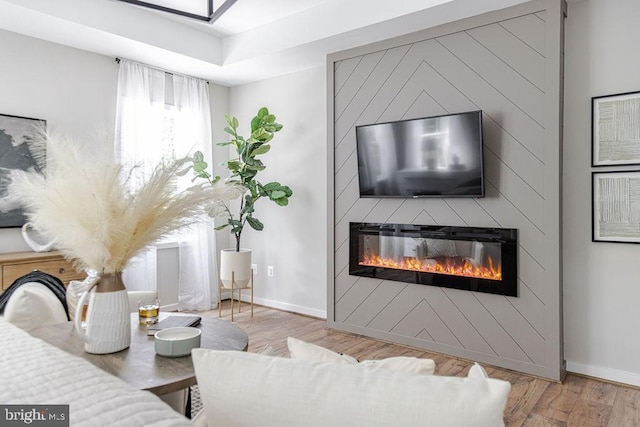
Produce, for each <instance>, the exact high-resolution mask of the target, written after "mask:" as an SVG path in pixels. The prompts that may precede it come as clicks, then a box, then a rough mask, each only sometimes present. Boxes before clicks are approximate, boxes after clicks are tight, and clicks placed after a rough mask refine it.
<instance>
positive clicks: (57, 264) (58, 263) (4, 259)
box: [0, 251, 86, 293]
mask: <svg viewBox="0 0 640 427" xmlns="http://www.w3.org/2000/svg"><path fill="white" fill-rule="evenodd" d="M33 270H40V271H42V272H44V273H48V274H51V275H52V276H56V277H57V278H59V279H60V280H62V282H63V283H64V284H65V285H68V284H69V282H70V281H71V280H84V278H85V277H86V274H85V273H83V272H78V271H76V270H75V269H74V268H73V266H72V265H71V263H70V262H69V261H67V260H66V259H65V258H64V257H63V256H62V254H61V253H60V252H58V251H51V252H11V253H5V254H0V293H1V292H2V291H4V290H5V289H7V288H8V287H9V286H11V284H12V283H13V282H14V281H15V280H16V279H17V278H18V277H20V276H24V275H25V274H27V273H30V272H32V271H33Z"/></svg>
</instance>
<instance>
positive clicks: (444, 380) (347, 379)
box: [191, 348, 511, 427]
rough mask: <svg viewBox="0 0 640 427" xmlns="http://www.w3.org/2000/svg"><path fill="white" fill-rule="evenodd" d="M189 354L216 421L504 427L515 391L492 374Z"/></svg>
mask: <svg viewBox="0 0 640 427" xmlns="http://www.w3.org/2000/svg"><path fill="white" fill-rule="evenodd" d="M191 354H192V358H193V364H194V368H195V373H196V378H197V380H198V386H199V388H200V395H201V397H202V402H203V406H204V411H205V414H206V418H207V424H208V425H215V426H231V425H232V426H235V427H245V426H246V427H249V426H251V427H254V426H258V425H262V426H297V425H304V426H305V427H321V426H322V427H325V426H356V425H358V426H388V427H392V426H393V427H396V426H418V425H421V426H439V427H460V426H468V427H471V426H473V427H485V426H486V427H496V426H504V422H503V412H504V408H505V406H506V403H507V397H508V395H509V390H510V388H511V385H510V384H509V383H508V382H506V381H502V380H497V379H491V378H486V379H475V378H474V379H471V378H463V377H442V376H435V375H426V376H425V375H412V374H408V373H405V372H398V371H392V370H387V369H362V368H360V367H358V366H353V365H346V364H336V363H326V362H310V361H305V360H296V359H288V358H283V357H270V356H264V355H261V354H255V353H245V352H238V351H216V350H206V349H201V348H196V349H193V350H192V353H191ZM221 384H224V387H221V386H220V385H221Z"/></svg>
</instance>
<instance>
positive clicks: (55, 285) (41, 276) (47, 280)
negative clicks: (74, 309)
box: [0, 270, 71, 320]
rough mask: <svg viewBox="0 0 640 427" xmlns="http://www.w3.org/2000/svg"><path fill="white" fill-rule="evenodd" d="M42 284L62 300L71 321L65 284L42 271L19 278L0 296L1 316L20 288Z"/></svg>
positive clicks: (61, 302)
mask: <svg viewBox="0 0 640 427" xmlns="http://www.w3.org/2000/svg"><path fill="white" fill-rule="evenodd" d="M31 282H36V283H42V284H43V285H44V286H46V287H47V289H49V290H50V291H51V292H53V293H54V295H55V296H56V297H57V298H58V300H60V304H62V306H63V307H64V312H65V313H66V314H67V320H71V319H70V318H69V307H67V298H66V295H67V291H66V289H65V287H64V284H63V283H62V281H61V280H60V279H58V278H57V277H55V276H52V275H50V274H47V273H43V272H42V271H38V270H35V271H32V272H31V273H29V274H25V275H24V276H22V277H18V278H17V279H16V280H15V282H13V283H12V284H11V286H9V287H8V288H7V289H6V290H5V291H4V292H3V293H2V294H1V295H0V314H1V313H2V312H4V307H5V306H6V305H7V301H9V298H10V297H11V294H13V292H14V291H15V290H16V289H18V288H19V287H20V286H22V285H24V284H25V283H31Z"/></svg>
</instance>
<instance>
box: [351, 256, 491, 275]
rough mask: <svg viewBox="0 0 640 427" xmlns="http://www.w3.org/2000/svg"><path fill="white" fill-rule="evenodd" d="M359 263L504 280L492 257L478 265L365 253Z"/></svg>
mask: <svg viewBox="0 0 640 427" xmlns="http://www.w3.org/2000/svg"><path fill="white" fill-rule="evenodd" d="M358 264H360V265H365V266H368V267H383V268H393V269H396V270H409V271H419V272H424V273H436V274H447V275H450V276H462V277H472V278H477V279H489V280H502V267H501V265H500V264H499V263H498V264H497V265H495V264H494V262H493V259H491V257H489V259H488V265H478V264H474V263H473V262H472V261H471V260H469V259H466V258H444V259H442V260H440V259H438V260H436V259H433V258H431V259H424V260H419V259H418V258H415V257H404V258H403V259H402V260H401V261H398V260H394V259H391V258H382V257H380V256H379V255H365V256H364V259H363V260H362V261H360V262H359V263H358Z"/></svg>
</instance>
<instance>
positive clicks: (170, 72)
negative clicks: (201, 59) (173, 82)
mask: <svg viewBox="0 0 640 427" xmlns="http://www.w3.org/2000/svg"><path fill="white" fill-rule="evenodd" d="M115 59H116V62H117V63H118V64H119V63H120V61H122V59H123V58H119V57H117V56H116V58H115ZM125 61H129V62H134V63H136V64H140V65H144V66H145V67H149V68H153V69H155V70H158V71H163V72H165V73H166V74H169V75H170V76H173V75H178V76H185V77H191V78H192V79H198V80H204V79H201V78H199V77H194V76H190V75H188V74H180V73H174V72H173V71H169V70H167V69H164V68H160V67H155V66H153V65H149V64H144V63H142V62H138V61H131V60H129V59H125ZM204 81H205V83H207V84H209V80H204Z"/></svg>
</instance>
